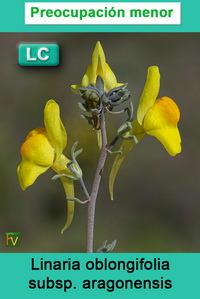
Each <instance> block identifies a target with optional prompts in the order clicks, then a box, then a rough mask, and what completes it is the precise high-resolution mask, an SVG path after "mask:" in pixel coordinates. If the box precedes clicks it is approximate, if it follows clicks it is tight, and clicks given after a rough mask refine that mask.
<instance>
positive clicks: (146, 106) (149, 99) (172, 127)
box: [109, 66, 181, 199]
mask: <svg viewBox="0 0 200 299" xmlns="http://www.w3.org/2000/svg"><path fill="white" fill-rule="evenodd" d="M159 89H160V73H159V69H158V67H156V66H152V67H150V68H149V69H148V73H147V79H146V83H145V86H144V89H143V92H142V95H141V97H140V101H139V106H138V110H137V120H134V121H132V129H131V131H130V132H128V133H126V135H125V136H130V135H134V136H136V138H137V140H138V141H140V140H141V139H142V138H143V137H144V136H145V135H146V134H148V135H151V136H154V137H156V138H157V139H158V140H159V141H160V142H161V143H162V144H163V146H164V147H165V149H166V150H167V152H168V153H169V154H170V155H171V156H175V155H176V154H178V153H180V152H181V137H180V133H179V130H178V128H177V124H178V121H179V118H180V111H179V108H178V106H177V105H176V103H175V102H174V101H173V100H172V99H170V98H168V97H162V98H160V99H157V96H158V93H159ZM156 99H157V100H156ZM134 146H135V141H134V140H124V141H123V142H122V145H121V147H120V151H121V152H122V155H118V156H117V157H116V159H115V161H114V164H113V166H112V169H111V174H110V180H109V190H110V195H111V199H113V186H114V181H115V178H116V175H117V173H118V170H119V167H120V165H121V163H122V162H123V160H124V158H125V157H126V156H127V154H128V153H129V151H130V150H131V149H132V148H133V147H134Z"/></svg>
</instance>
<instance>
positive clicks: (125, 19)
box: [25, 2, 181, 25]
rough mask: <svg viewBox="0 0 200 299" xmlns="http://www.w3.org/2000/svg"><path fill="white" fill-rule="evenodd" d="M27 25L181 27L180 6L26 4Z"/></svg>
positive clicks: (96, 3)
mask: <svg viewBox="0 0 200 299" xmlns="http://www.w3.org/2000/svg"><path fill="white" fill-rule="evenodd" d="M25 24H26V25H180V24H181V3H180V2H143V3H141V2H125V3H124V2H123V3H122V2H26V3H25Z"/></svg>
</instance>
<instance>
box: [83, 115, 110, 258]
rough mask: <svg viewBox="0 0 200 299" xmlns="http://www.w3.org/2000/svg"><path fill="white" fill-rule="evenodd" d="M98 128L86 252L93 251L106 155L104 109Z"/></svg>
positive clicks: (89, 203)
mask: <svg viewBox="0 0 200 299" xmlns="http://www.w3.org/2000/svg"><path fill="white" fill-rule="evenodd" d="M100 129H101V134H102V149H101V153H100V156H99V160H98V164H97V168H96V173H95V176H94V181H93V185H92V191H91V195H90V201H89V202H88V229H87V252H88V253H92V252H93V240H94V219H95V206H96V199H97V194H98V191H99V186H100V182H101V174H102V171H103V168H104V164H105V161H106V157H107V153H108V151H107V134H106V127H105V117H104V110H103V111H102V113H101V116H100Z"/></svg>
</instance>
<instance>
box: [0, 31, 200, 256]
mask: <svg viewBox="0 0 200 299" xmlns="http://www.w3.org/2000/svg"><path fill="white" fill-rule="evenodd" d="M98 40H99V41H101V44H102V46H103V48H104V51H105V54H106V58H107V62H108V63H109V65H110V67H111V69H112V70H113V71H114V73H115V74H116V76H117V79H118V82H128V83H129V85H128V86H129V89H130V91H131V95H132V100H133V103H134V106H135V110H136V108H137V104H138V100H139V97H140V94H141V92H142V89H143V85H144V82H145V78H146V72H147V68H148V67H149V66H151V65H157V66H159V68H160V72H161V89H160V94H159V96H168V97H171V98H172V99H174V100H175V101H176V103H177V104H178V106H179V107H180V110H181V121H180V124H179V128H180V131H181V135H182V147H183V150H182V153H181V154H180V155H177V156H176V157H170V156H169V155H168V153H167V152H166V151H165V149H164V148H163V146H162V145H161V144H160V143H159V142H158V141H157V140H156V139H155V138H153V137H150V136H146V137H145V138H144V139H143V140H142V141H141V142H140V143H139V144H138V145H137V146H136V147H135V149H134V150H133V151H132V152H131V153H130V154H129V156H128V157H127V158H126V160H125V162H124V164H123V165H122V167H121V171H120V173H119V174H118V176H117V180H116V184H115V200H114V202H111V201H110V199H109V193H108V177H109V171H110V168H111V165H112V161H113V157H111V156H109V157H108V160H107V164H106V167H105V170H104V173H103V180H102V184H101V191H100V193H99V196H98V200H97V208H96V220H95V248H98V247H99V246H100V245H101V243H102V242H103V241H104V240H109V241H112V240H113V239H117V241H118V243H117V247H116V248H115V252H199V249H200V114H199V111H200V83H199V81H200V58H199V55H200V54H199V53H200V34H193V33H189V34H188V33H187V34H186V33H148V34H147V33H13V34H12V33H1V34H0V44H1V48H0V56H1V70H0V82H1V83H0V85H1V88H0V107H1V109H0V138H1V146H0V165H1V166H0V251H1V252H85V248H86V227H87V206H86V205H76V211H75V218H74V221H73V223H72V225H71V226H70V228H69V229H68V230H67V231H66V232H65V233H64V235H61V234H60V229H61V228H62V227H63V225H64V223H65V218H66V203H65V197H64V192H63V188H62V185H61V183H60V182H59V181H51V177H52V176H53V175H54V172H53V171H52V170H51V169H50V170H49V171H48V172H46V173H45V174H43V175H42V176H40V177H39V178H38V179H37V181H36V182H35V184H34V185H32V186H31V187H29V188H28V189H27V190H26V191H22V190H21V189H20V187H19V184H18V178H17V175H16V168H17V165H18V164H19V163H20V161H21V157H20V154H19V149H20V146H21V144H22V143H23V142H24V139H25V136H26V135H27V134H28V132H29V131H30V130H31V129H33V128H35V127H38V126H43V109H44V106H45V103H46V101H47V100H49V99H54V100H56V101H57V102H58V103H59V105H60V107H61V116H62V119H63V122H64V124H65V126H66V128H67V132H68V140H69V142H68V147H67V149H66V154H67V155H68V156H69V153H70V148H71V146H72V144H73V143H74V142H75V141H76V140H78V141H79V147H83V148H84V151H83V153H82V154H81V156H80V157H79V162H80V164H81V166H82V169H83V171H84V179H85V181H86V184H87V186H88V189H89V190H90V189H91V184H92V180H93V175H94V171H95V167H96V163H97V158H98V148H97V144H96V135H95V133H94V132H93V131H92V130H91V128H90V127H89V126H88V124H87V123H86V121H84V120H83V119H81V118H80V117H79V114H80V110H79V108H78V106H77V102H78V101H79V97H78V96H77V95H75V94H73V93H72V92H71V90H70V85H71V84H76V83H80V82H81V79H82V76H83V74H84V73H85V71H86V67H87V65H88V63H90V62H91V54H92V52H93V49H94V46H95V44H96V42H97V41H98ZM37 42H38V43H48V42H49V43H52V42H55V43H58V44H59V45H60V48H61V63H60V65H59V66H58V67H20V66H19V65H18V63H17V46H18V44H19V43H37ZM125 119H126V116H112V117H110V116H109V117H108V123H109V124H108V136H109V139H110V140H111V139H112V137H113V136H114V134H115V131H116V129H117V128H118V127H119V126H120V125H121V123H122V121H123V120H125ZM116 149H117V148H116ZM76 187H77V192H76V195H77V197H79V198H82V199H83V195H82V193H81V191H80V187H79V185H78V183H77V184H76ZM9 231H14V232H20V233H21V246H20V247H18V248H10V247H9V248H8V247H5V232H9Z"/></svg>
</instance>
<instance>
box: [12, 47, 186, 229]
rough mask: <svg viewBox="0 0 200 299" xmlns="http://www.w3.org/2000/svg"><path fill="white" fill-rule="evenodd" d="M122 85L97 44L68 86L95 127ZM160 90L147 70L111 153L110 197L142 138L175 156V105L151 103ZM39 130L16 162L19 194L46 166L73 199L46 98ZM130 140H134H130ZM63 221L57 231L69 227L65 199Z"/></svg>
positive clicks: (154, 73)
mask: <svg viewBox="0 0 200 299" xmlns="http://www.w3.org/2000/svg"><path fill="white" fill-rule="evenodd" d="M126 87H127V84H121V83H118V82H117V79H116V76H115V74H114V73H113V72H112V70H111V68H110V67H109V65H108V64H107V62H106V59H105V55H104V51H103V48H102V46H101V44H100V42H98V43H97V44H96V46H95V49H94V52H93V54H92V62H91V64H89V65H88V68H87V71H86V73H85V75H84V76H83V78H82V82H81V84H77V85H72V86H71V88H72V91H73V92H74V93H77V94H78V93H79V94H80V96H81V97H82V99H83V100H84V103H80V106H81V108H82V109H83V110H84V111H86V112H89V113H90V114H91V116H85V118H87V120H88V121H89V122H90V124H92V126H93V128H95V129H98V116H99V115H100V114H101V112H102V109H105V110H106V109H107V110H108V111H112V110H113V109H114V108H115V107H116V106H118V105H119V104H121V103H123V102H125V101H127V100H129V99H130V93H129V91H128V89H127V88H126ZM159 89H160V73H159V69H158V67H157V66H151V67H149V69H148V73H147V78H146V83H145V86H144V90H143V92H142V95H141V97H140V101H139V106H138V109H137V117H136V119H135V120H134V119H133V117H132V116H131V117H130V119H129V127H130V128H129V130H127V131H126V132H124V133H123V136H122V137H123V138H124V140H123V142H122V144H121V147H120V153H121V154H120V155H117V156H116V158H115V161H114V164H113V167H112V170H111V174H110V180H109V189H110V194H111V199H113V185H114V181H115V178H116V175H117V172H118V170H119V167H120V165H121V163H122V162H123V160H124V158H125V157H126V155H127V154H128V153H129V151H130V150H131V149H132V148H133V147H134V146H135V145H136V143H137V142H138V141H140V140H141V139H142V138H143V137H144V136H145V135H146V134H148V135H150V136H153V137H155V138H156V139H157V140H159V141H160V142H161V143H162V145H163V146H164V147H165V149H166V150H167V152H168V153H169V154H170V155H171V156H175V155H176V154H178V153H180V152H181V145H180V144H181V138H180V134H179V130H178V128H177V124H178V121H179V118H180V112H179V109H178V106H177V105H176V104H175V102H174V101H173V100H172V99H170V98H168V97H161V98H159V99H157V97H158V93H159ZM44 124H45V127H42V128H41V127H39V128H36V129H34V130H32V131H31V132H30V133H29V134H28V136H27V138H26V140H25V142H24V144H23V145H22V147H21V156H22V162H21V163H20V165H19V166H18V169H17V172H18V177H19V182H20V186H21V188H22V189H23V190H25V189H26V188H27V187H28V186H30V185H32V184H33V183H34V182H35V180H36V179H37V177H38V176H40V175H41V174H42V173H44V172H46V171H47V170H48V169H49V168H50V167H51V168H52V169H53V170H54V171H55V172H56V173H57V174H61V175H63V176H60V178H61V181H62V184H63V186H64V190H65V195H66V197H67V198H74V185H73V180H72V179H70V177H71V178H72V177H73V173H71V171H70V169H69V164H70V163H69V162H70V160H69V159H68V158H67V157H66V156H65V155H64V154H63V150H64V149H65V147H66V145H67V134H66V130H65V128H64V125H63V123H62V121H61V118H60V109H59V106H58V104H57V103H56V102H55V101H54V100H49V101H48V102H47V103H46V106H45V109H44ZM133 137H134V138H133ZM67 204H68V218H67V222H66V225H65V226H64V228H63V230H62V232H63V231H64V230H65V229H66V228H67V227H68V226H69V225H70V223H71V222H72V219H73V214H74V201H73V200H68V201H67Z"/></svg>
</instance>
